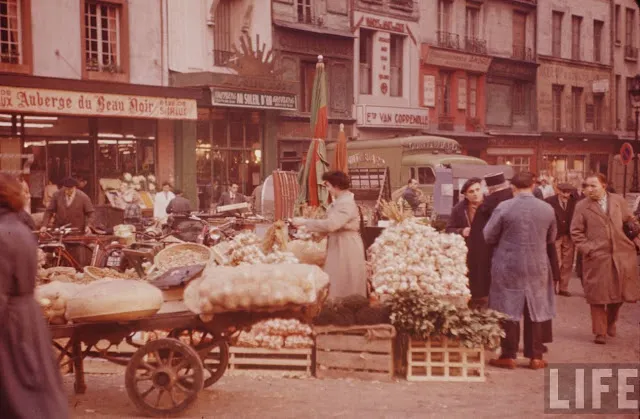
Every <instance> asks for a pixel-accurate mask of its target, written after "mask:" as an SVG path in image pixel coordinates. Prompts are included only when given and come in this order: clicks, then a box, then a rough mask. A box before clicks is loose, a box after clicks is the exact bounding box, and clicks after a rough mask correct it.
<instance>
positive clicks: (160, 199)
mask: <svg viewBox="0 0 640 419" xmlns="http://www.w3.org/2000/svg"><path fill="white" fill-rule="evenodd" d="M175 197H176V196H175V195H174V194H173V192H171V184H170V183H169V182H165V183H163V184H162V191H161V192H158V193H157V194H156V197H155V199H154V200H153V216H154V218H156V219H158V220H161V219H163V218H167V206H169V202H171V200H172V199H173V198H175Z"/></svg>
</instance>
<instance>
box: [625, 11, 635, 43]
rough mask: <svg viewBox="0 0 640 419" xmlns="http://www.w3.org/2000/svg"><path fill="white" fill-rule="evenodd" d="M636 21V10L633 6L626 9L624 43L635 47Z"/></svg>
mask: <svg viewBox="0 0 640 419" xmlns="http://www.w3.org/2000/svg"><path fill="white" fill-rule="evenodd" d="M635 21H636V11H635V10H634V9H631V8H628V7H627V8H626V9H625V15H624V23H625V25H624V44H625V46H627V45H628V46H631V47H635V46H636V42H635V36H634V35H635Z"/></svg>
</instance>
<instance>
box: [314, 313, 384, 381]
mask: <svg viewBox="0 0 640 419" xmlns="http://www.w3.org/2000/svg"><path fill="white" fill-rule="evenodd" d="M314 332H315V334H316V377H318V378H357V379H361V380H370V381H392V380H393V376H394V357H393V354H394V351H393V342H394V338H395V335H396V331H395V328H394V327H393V326H391V325H388V324H382V325H373V326H352V327H334V326H327V327H316V328H314Z"/></svg>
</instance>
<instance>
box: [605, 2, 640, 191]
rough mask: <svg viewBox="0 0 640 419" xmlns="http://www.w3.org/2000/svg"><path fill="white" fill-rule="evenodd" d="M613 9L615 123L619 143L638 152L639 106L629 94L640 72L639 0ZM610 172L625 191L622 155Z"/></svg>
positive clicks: (617, 3) (616, 183) (612, 105)
mask: <svg viewBox="0 0 640 419" xmlns="http://www.w3.org/2000/svg"><path fill="white" fill-rule="evenodd" d="M612 8H613V12H612V23H613V40H612V41H613V49H612V53H613V74H612V77H611V84H610V86H611V112H612V118H613V122H612V124H613V129H614V131H615V133H616V134H617V136H618V139H619V140H620V141H619V142H620V143H621V142H624V141H629V142H631V143H632V144H634V148H635V151H636V153H639V152H640V145H639V144H638V143H636V142H635V138H636V137H635V129H636V121H635V109H634V106H633V103H632V101H631V98H630V96H629V88H630V86H631V79H632V78H633V77H635V76H636V75H637V74H638V73H640V66H639V65H638V47H639V46H640V27H639V26H638V21H639V19H640V16H639V10H638V5H637V3H636V2H635V1H632V0H614V1H613V2H612ZM631 164H633V163H631ZM630 169H631V167H630ZM631 173H632V170H629V171H628V179H627V191H628V190H629V189H630V187H631ZM610 174H611V177H612V180H613V182H614V184H615V185H616V188H617V189H618V190H620V191H621V190H622V188H623V183H624V182H623V179H624V168H623V167H622V164H621V163H620V158H619V157H618V156H615V157H614V159H613V162H612V167H611V172H610Z"/></svg>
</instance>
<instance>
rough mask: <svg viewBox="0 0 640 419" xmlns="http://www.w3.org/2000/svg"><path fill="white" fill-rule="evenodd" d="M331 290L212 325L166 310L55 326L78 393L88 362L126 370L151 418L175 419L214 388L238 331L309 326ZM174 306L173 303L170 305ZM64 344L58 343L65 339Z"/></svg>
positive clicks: (225, 316) (130, 389) (133, 395)
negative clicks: (139, 339) (308, 301)
mask: <svg viewBox="0 0 640 419" xmlns="http://www.w3.org/2000/svg"><path fill="white" fill-rule="evenodd" d="M327 292H328V290H327V289H325V290H323V291H322V293H321V294H322V295H321V296H319V297H318V302H317V303H316V304H313V305H309V306H298V307H295V308H294V309H287V310H282V311H277V312H233V313H221V314H217V315H215V317H214V318H213V320H212V321H210V322H203V321H202V320H201V319H200V317H199V316H198V315H196V314H193V313H192V312H189V311H186V308H184V306H183V305H181V304H176V305H175V306H176V307H177V308H176V309H175V310H167V309H166V307H163V310H161V311H160V312H159V313H158V314H156V315H154V316H152V317H149V318H144V319H139V320H132V321H127V322H100V323H79V324H68V325H61V326H53V325H52V326H50V331H51V334H52V338H53V339H54V346H55V347H56V348H57V349H58V350H59V356H58V362H59V364H60V366H61V367H65V366H68V365H69V364H71V365H72V366H73V370H74V373H75V383H74V389H75V392H76V393H78V394H83V393H84V392H85V391H86V388H87V387H86V384H85V377H84V366H83V361H84V359H85V358H86V357H95V358H102V359H105V360H108V361H110V362H113V363H116V364H119V365H123V366H126V372H125V386H126V389H127V394H128V395H129V398H130V399H131V401H132V402H133V403H134V404H135V406H136V407H137V408H138V409H139V410H140V411H142V412H143V413H145V414H147V415H149V416H156V417H161V416H175V415H178V414H180V413H181V412H183V411H184V410H186V409H187V408H189V407H190V406H191V405H192V404H193V403H194V402H195V401H196V399H197V396H198V393H199V392H200V390H202V389H203V388H205V387H209V386H211V385H213V384H214V383H215V382H216V381H218V380H219V379H220V378H221V377H222V376H223V375H224V372H225V370H226V369H227V366H228V364H229V341H230V339H231V337H232V335H233V334H234V333H235V332H236V331H239V330H242V329H247V328H250V327H251V326H252V325H253V324H255V323H257V322H259V321H262V320H265V319H267V318H274V317H280V318H297V319H300V320H302V321H306V322H309V321H310V320H311V319H312V318H313V317H314V316H315V315H316V314H317V313H318V311H319V307H321V304H322V302H323V301H324V299H325V298H326V295H327ZM166 304H169V303H166ZM158 330H164V331H167V332H168V335H167V337H166V338H159V339H156V340H151V341H149V342H148V343H146V344H144V345H139V344H136V343H135V342H134V341H133V339H132V338H133V335H134V334H135V333H137V332H141V331H148V332H151V331H158ZM65 339H66V344H64V345H63V344H60V343H58V342H57V341H56V340H65ZM123 341H124V342H127V343H128V344H129V345H131V346H133V347H135V348H137V350H136V351H135V352H134V353H133V354H114V353H109V348H111V347H113V346H115V345H118V344H120V343H122V342H123Z"/></svg>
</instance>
